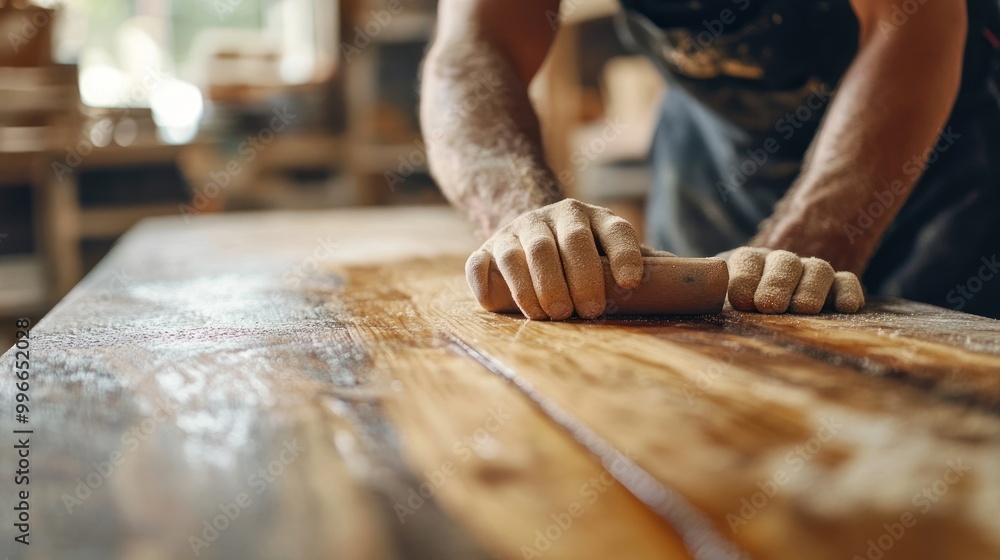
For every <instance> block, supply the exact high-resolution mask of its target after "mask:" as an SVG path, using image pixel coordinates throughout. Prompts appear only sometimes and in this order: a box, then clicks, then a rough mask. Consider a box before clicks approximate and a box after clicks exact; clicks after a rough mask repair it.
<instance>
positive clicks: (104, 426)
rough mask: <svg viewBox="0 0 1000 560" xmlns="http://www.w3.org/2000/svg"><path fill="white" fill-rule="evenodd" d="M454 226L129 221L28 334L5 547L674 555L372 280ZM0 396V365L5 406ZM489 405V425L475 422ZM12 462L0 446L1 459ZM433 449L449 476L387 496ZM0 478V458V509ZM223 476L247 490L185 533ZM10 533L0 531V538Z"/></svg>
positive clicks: (654, 520) (449, 234) (580, 463)
mask: <svg viewBox="0 0 1000 560" xmlns="http://www.w3.org/2000/svg"><path fill="white" fill-rule="evenodd" d="M400 217H405V219H403V220H402V221H400V219H399V218H400ZM442 224H444V225H445V226H446V227H441V226H442ZM456 232H461V235H456ZM415 233H422V234H423V235H421V236H419V237H417V236H415V235H414V234H415ZM390 240H391V243H387V241H390ZM473 244H474V241H473V240H472V238H471V237H470V236H468V235H467V233H466V228H465V226H464V225H462V224H461V223H460V222H459V221H458V220H456V219H454V216H453V215H452V214H451V213H450V212H444V211H441V210H428V211H425V212H413V213H407V214H402V215H401V214H397V213H394V212H357V213H316V214H301V215H299V214H287V215H275V214H271V215H254V216H238V217H221V218H216V217H208V218H204V219H197V220H194V221H192V223H191V224H187V223H185V222H184V221H182V220H180V219H172V220H154V221H150V222H146V223H145V224H144V225H143V226H140V227H139V228H138V229H137V230H136V231H134V232H132V233H130V234H128V235H127V236H126V238H125V239H124V240H123V241H122V242H121V243H120V244H119V246H118V247H116V249H115V250H114V251H113V253H112V254H111V255H110V257H109V258H108V259H107V260H105V261H104V262H103V263H102V264H101V265H100V266H99V268H98V269H97V270H95V272H94V273H93V274H91V275H90V276H89V277H88V278H87V279H86V280H85V282H84V283H83V284H82V285H81V286H79V287H78V288H77V289H75V290H74V291H73V292H72V293H71V294H70V295H69V296H68V297H67V298H66V299H65V300H64V301H63V302H62V303H61V304H60V306H59V307H58V308H57V309H55V310H54V311H53V312H52V313H51V314H50V315H49V316H48V317H46V318H45V319H44V320H43V321H42V322H41V323H40V324H39V325H37V326H36V327H35V328H34V329H33V331H32V334H31V336H32V338H31V340H32V346H31V348H32V350H31V352H32V354H31V359H32V366H31V367H32V371H33V372H34V374H33V375H34V377H33V378H32V389H31V390H32V396H33V399H34V400H35V405H34V406H33V407H32V412H31V421H30V423H29V424H28V427H30V428H32V429H34V430H35V434H34V435H33V436H32V437H33V438H36V439H33V442H35V443H34V445H35V447H34V448H33V450H32V461H33V462H32V469H33V472H34V473H36V474H35V476H34V477H33V478H32V483H31V492H32V532H31V541H32V545H31V548H30V550H31V551H32V554H36V555H38V556H21V555H12V556H11V558H29V557H30V558H36V557H46V558H79V557H82V556H81V554H86V555H89V556H91V557H96V558H133V557H136V558H153V559H159V558H163V559H184V558H199V559H201V558H209V559H256V558H260V559H268V560H271V559H304V558H338V559H340V558H345V559H350V558H357V559H378V558H415V559H423V558H456V559H459V558H460V559H476V558H523V557H524V554H525V551H524V550H523V547H529V548H530V549H533V550H536V551H538V553H539V554H544V555H545V557H546V558H566V559H574V558H581V557H586V556H587V554H589V553H590V552H594V551H600V553H601V554H604V555H609V554H612V553H615V552H617V551H622V552H624V553H626V554H628V555H629V557H635V558H685V557H686V555H685V553H684V549H683V546H682V545H681V544H680V542H679V541H678V539H677V537H676V535H675V534H674V533H673V532H672V530H671V528H670V527H669V526H668V525H667V524H665V523H664V521H663V520H662V519H661V518H659V517H658V516H656V515H655V514H654V513H653V512H651V511H649V510H648V509H647V508H646V507H644V506H643V505H642V504H641V503H640V502H639V501H638V500H636V499H635V498H634V497H633V496H632V495H631V494H629V493H628V492H627V491H626V490H625V489H624V487H622V486H621V484H619V483H618V482H616V481H615V480H614V479H613V478H611V477H610V476H608V475H607V474H606V473H605V472H604V471H603V469H602V468H601V465H600V463H599V462H598V461H597V460H596V459H595V458H593V457H592V456H591V455H589V454H588V453H587V452H586V450H584V449H583V448H581V447H579V446H578V445H576V444H575V443H574V442H573V441H572V440H571V439H570V438H568V437H567V436H566V435H565V433H564V432H563V431H562V430H561V429H560V428H559V427H558V426H557V425H555V424H553V423H551V422H550V421H549V420H548V419H547V418H546V417H545V416H544V415H543V414H542V413H541V412H539V411H538V410H536V409H535V408H534V407H532V406H531V405H530V402H529V401H527V400H526V399H524V398H523V397H522V395H521V394H520V392H519V391H518V390H517V389H516V388H515V387H513V386H512V385H509V384H506V383H504V382H503V381H502V380H501V379H500V378H498V377H496V376H495V375H493V374H491V373H490V372H489V371H488V370H487V369H486V368H484V367H483V366H482V365H481V364H479V363H478V362H477V361H476V360H474V359H472V358H470V357H469V356H467V355H465V354H464V353H462V352H459V351H456V350H455V349H454V348H453V344H452V343H450V342H447V341H446V340H444V339H443V338H442V336H441V332H440V331H439V330H438V329H436V328H434V327H433V326H432V325H431V324H430V323H429V322H428V321H427V320H426V319H424V318H423V317H422V316H421V315H420V314H418V313H416V311H415V309H414V308H413V307H412V305H411V303H410V300H409V298H408V297H405V296H403V294H402V292H400V291H399V290H398V288H397V287H396V286H391V285H388V284H386V283H384V282H383V281H382V279H383V277H384V274H383V272H382V268H384V267H385V266H387V265H386V263H394V262H396V261H397V260H398V259H399V256H400V255H406V256H407V258H412V257H413V256H423V257H424V258H427V259H432V260H433V259H435V258H436V255H439V254H441V253H442V252H443V253H445V254H452V255H453V254H461V253H467V252H468V251H469V250H470V247H471V246H472V245H473ZM371 263H380V267H379V268H377V269H376V268H371ZM334 265H336V266H338V267H341V269H340V271H339V272H337V273H335V274H329V273H327V272H325V271H324V270H323V269H325V268H327V267H330V266H334ZM357 267H361V268H357ZM13 358H14V356H13V353H7V354H5V355H4V356H3V358H0V364H2V367H4V368H5V369H6V370H7V371H10V370H11V369H12V367H13ZM12 398H13V387H12V386H11V384H3V385H0V402H3V404H4V409H5V410H10V405H11V404H12ZM494 414H497V415H500V416H501V417H502V418H504V422H503V425H502V426H501V427H500V428H499V429H498V430H496V431H495V432H489V431H488V430H487V432H488V433H487V435H488V436H489V437H488V438H486V439H485V440H484V441H483V443H478V441H477V438H478V439H480V440H483V438H484V437H485V436H484V435H483V433H482V430H483V429H484V427H485V426H486V423H487V421H488V420H489V419H490V418H492V415H494ZM2 425H3V427H4V428H5V430H6V431H8V432H9V429H10V427H11V418H10V417H9V416H8V415H5V416H4V417H3V419H2ZM492 425H493V424H492V423H490V426H492ZM18 427H24V426H18ZM147 428H148V429H147ZM132 430H139V431H138V432H137V433H138V434H139V435H140V436H141V439H140V440H139V441H138V443H137V445H136V446H135V447H134V448H133V447H132V446H131V445H128V444H125V443H123V441H122V438H123V435H124V434H126V433H129V432H130V431H132ZM463 438H472V442H473V444H472V445H467V444H466V445H464V446H463V447H461V448H460V449H459V451H458V452H456V450H455V445H456V444H459V443H463V444H464V440H463ZM128 441H129V442H131V439H129V440H128ZM290 448H291V449H294V450H296V453H295V454H294V455H291V454H290V453H291V452H289V451H288V449H290ZM470 452H471V453H470ZM119 453H120V454H121V455H120V456H119V455H118V454H119ZM112 457H113V458H114V459H113V460H114V461H115V465H114V468H113V469H111V470H110V471H107V472H108V475H107V476H104V475H103V474H101V472H102V471H101V470H100V469H105V468H106V467H105V466H104V465H105V463H107V462H109V461H110V460H112ZM283 458H284V459H289V461H288V462H287V464H285V463H284V462H282V459H283ZM13 460H14V455H13V453H12V451H11V447H10V446H9V445H5V446H3V448H2V450H0V463H2V464H3V465H11V464H12V463H13ZM276 461H277V462H276ZM445 461H452V462H454V463H455V467H456V468H455V471H454V474H452V475H449V476H448V477H447V480H446V481H445V483H444V484H443V485H442V486H441V488H440V489H437V488H435V490H434V492H432V495H431V497H430V498H424V499H423V501H422V502H421V503H417V502H410V501H409V500H410V499H411V497H412V495H411V492H410V491H411V490H415V491H416V492H418V495H419V493H420V492H421V491H422V490H424V489H425V488H427V486H422V485H426V484H428V483H430V484H433V483H434V480H436V478H434V472H433V471H435V470H440V469H441V468H442V465H443V464H444V462H445ZM95 465H96V466H95ZM269 467H270V468H272V469H273V470H274V471H276V472H277V471H280V472H279V474H278V475H277V476H273V477H271V478H272V480H270V481H268V480H267V479H266V478H263V477H262V476H260V475H259V473H258V470H259V469H261V468H265V469H267V468H269ZM95 473H96V474H95ZM427 473H431V475H430V476H428V474H427ZM255 475H257V476H255ZM88 477H91V480H92V481H93V482H94V484H93V488H87V487H86V486H84V487H83V489H82V490H81V496H83V497H82V498H80V499H79V503H76V502H75V501H74V500H77V498H76V491H77V489H78V487H80V485H81V484H84V485H86V480H87V479H88ZM81 480H82V481H84V482H83V483H81V482H80V481H81ZM15 490H16V487H15V485H14V484H13V480H12V478H11V477H7V476H5V477H2V479H0V500H5V501H4V502H3V503H4V505H5V506H7V504H8V502H7V501H6V500H8V499H9V497H10V496H13V492H14V491H15ZM241 494H246V495H247V496H248V497H249V498H250V500H251V503H250V504H249V505H248V506H246V507H241V508H240V509H239V510H238V516H236V518H235V519H232V520H229V521H226V522H225V523H224V524H225V525H227V528H226V529H224V530H222V531H218V535H217V536H215V538H214V539H208V540H206V542H207V546H204V547H203V546H200V543H198V542H197V541H195V544H196V546H193V545H192V541H191V539H192V537H194V538H202V537H203V532H204V530H205V527H204V523H205V522H206V521H208V522H209V523H211V522H212V520H213V518H214V517H216V516H218V515H220V514H221V513H222V512H223V510H222V508H228V507H230V506H229V504H231V503H233V502H235V501H236V500H237V499H238V497H239V496H240V495H241ZM64 496H68V497H69V498H68V499H69V502H68V503H70V504H71V506H72V507H71V508H70V509H69V510H67V508H66V506H65V503H67V502H65V501H64ZM574 504H578V505H579V508H580V512H581V514H580V516H579V517H576V516H571V517H570V521H569V525H568V526H566V527H565V528H563V527H561V526H558V525H557V524H558V523H560V522H561V523H562V524H563V525H565V524H566V523H567V518H566V516H567V515H569V514H570V509H571V508H573V512H577V508H576V507H575V506H574ZM411 505H417V506H418V507H416V508H411V511H406V512H402V513H401V509H400V507H399V506H405V507H407V508H410V506H411ZM8 510H9V508H8ZM553 516H555V517H553ZM553 527H554V529H553ZM536 532H539V533H540V534H542V535H546V534H547V535H549V536H546V537H545V538H544V539H540V538H539V536H538V534H536ZM552 535H554V538H551V537H552ZM13 536H14V534H13V528H12V527H11V526H10V525H9V524H5V525H4V526H3V527H2V528H0V539H2V542H4V543H5V544H4V547H3V551H4V552H7V550H8V547H7V544H6V543H10V542H13V541H12V539H13ZM212 536H214V535H213V533H211V531H210V532H209V537H212ZM203 540H205V539H203ZM543 548H545V550H542V549H543ZM81 551H83V552H81ZM12 552H15V553H18V554H20V551H18V550H16V549H15V550H12Z"/></svg>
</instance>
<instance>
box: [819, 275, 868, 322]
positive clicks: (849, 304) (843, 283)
mask: <svg viewBox="0 0 1000 560" xmlns="http://www.w3.org/2000/svg"><path fill="white" fill-rule="evenodd" d="M864 305H865V292H864V290H863V289H862V288H861V281H860V280H858V277H857V276H856V275H855V274H854V273H853V272H843V271H841V272H838V273H837V274H836V275H834V278H833V286H832V288H831V289H830V295H829V297H828V298H827V306H828V307H833V308H834V309H836V310H837V311H838V312H840V313H857V311H858V310H859V309H861V308H862V307H864Z"/></svg>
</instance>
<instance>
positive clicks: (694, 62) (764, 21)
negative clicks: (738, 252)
mask: <svg viewBox="0 0 1000 560" xmlns="http://www.w3.org/2000/svg"><path fill="white" fill-rule="evenodd" d="M910 1H911V2H917V0H910ZM903 3H904V0H900V5H901V6H902V5H903ZM622 4H623V11H622V13H621V14H620V16H619V18H618V20H617V22H616V25H617V27H618V31H619V34H620V35H621V37H622V39H623V40H624V41H625V43H626V44H627V45H629V46H632V47H633V48H635V49H636V50H638V51H640V52H643V53H644V54H646V55H647V56H648V57H649V58H650V60H652V61H653V63H654V64H655V65H656V66H657V67H658V68H659V69H660V70H661V72H662V73H663V75H664V76H665V77H666V80H667V83H668V92H667V95H666V97H665V99H664V102H663V107H662V111H661V117H660V122H659V125H658V127H657V131H656V136H655V138H654V142H653V153H652V166H653V185H652V190H651V192H650V197H649V201H648V205H647V223H646V229H647V232H648V233H647V242H648V243H649V244H651V245H653V246H655V247H659V248H662V249H666V250H668V251H672V252H674V253H677V254H680V255H684V256H710V255H714V254H717V253H719V252H722V251H725V250H728V249H732V248H734V247H738V246H740V245H744V244H745V243H746V242H747V241H748V240H749V239H750V238H751V237H752V236H753V235H754V233H755V232H756V230H757V227H758V225H759V224H760V222H761V221H762V220H764V219H765V218H767V217H768V216H769V215H770V214H771V212H772V209H773V207H774V204H775V203H776V202H777V201H778V200H779V199H780V198H781V197H782V196H783V195H784V193H785V191H786V190H787V189H788V188H789V187H790V186H791V184H792V183H793V182H794V180H795V178H796V177H797V175H798V173H799V170H800V167H801V162H802V160H803V158H804V156H805V153H806V150H807V149H808V147H809V144H810V143H811V142H812V139H813V136H814V135H815V133H816V131H817V129H818V127H819V124H820V121H821V120H822V118H823V115H824V113H825V111H826V109H827V107H828V106H829V104H830V102H831V100H832V96H833V94H834V92H835V91H836V87H837V84H838V83H839V81H840V78H841V77H842V76H843V74H844V72H845V71H846V70H847V68H848V67H849V65H850V64H851V61H852V60H853V58H854V55H855V54H856V52H857V45H858V21H857V19H856V17H855V15H854V13H853V10H852V9H851V6H850V3H849V2H848V0H839V1H838V0H823V1H815V0H762V1H757V0H685V1H676V0H674V1H672V0H622ZM968 11H969V21H970V25H969V33H968V39H967V46H966V53H965V58H964V61H963V74H962V86H961V90H960V93H959V97H958V101H957V102H956V105H955V108H954V110H953V111H952V114H951V116H950V118H949V121H948V123H947V125H945V127H944V129H943V132H942V134H941V136H940V137H939V139H938V142H937V144H936V146H935V149H934V152H933V153H932V155H931V158H930V161H931V162H930V163H929V165H928V166H927V168H926V170H925V171H924V173H923V175H922V176H921V178H920V180H919V182H918V184H917V186H916V187H915V189H914V192H913V193H912V194H911V196H910V198H909V199H908V200H907V202H906V204H905V205H904V207H903V208H902V210H901V211H900V213H899V215H898V216H897V218H896V219H895V221H894V222H893V225H892V226H891V227H890V229H889V231H888V232H887V234H886V236H885V237H884V238H883V241H882V243H881V245H880V246H879V248H878V250H877V252H876V254H875V256H874V258H873V259H872V262H871V264H870V266H869V268H868V270H867V271H866V273H865V275H864V278H863V282H864V284H865V287H866V288H867V289H868V290H869V291H870V292H872V293H876V294H883V295H894V296H900V297H906V298H909V299H914V300H917V301H924V302H927V303H933V304H936V305H941V306H944V307H950V308H953V309H960V310H963V311H967V312H971V313H978V314H981V315H987V316H991V317H1000V270H998V269H997V266H998V265H997V264H996V262H997V256H1000V88H998V83H1000V39H998V37H1000V24H998V22H1000V2H998V0H968ZM895 30H896V29H894V28H893V27H892V26H891V25H890V24H889V23H887V24H886V25H884V26H882V27H881V28H880V29H879V30H878V32H881V33H893V32H895ZM928 79H933V77H932V76H928ZM904 172H906V173H911V172H912V174H913V175H914V176H915V175H917V174H919V172H920V169H919V166H918V165H917V164H916V163H912V164H911V169H910V170H907V169H905V168H904ZM871 210H872V211H878V210H879V209H878V208H872V209H871ZM866 211H867V210H866V209H865V208H859V215H858V218H857V220H858V222H857V223H854V224H851V226H854V227H858V226H859V225H860V226H861V227H863V226H864V224H865V220H866V217H865V215H864V214H865V213H866ZM851 232H852V230H851V229H850V228H846V229H845V233H844V235H845V236H846V237H847V238H848V239H850V236H851V234H852V233H851Z"/></svg>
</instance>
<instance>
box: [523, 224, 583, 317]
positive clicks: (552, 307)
mask: <svg viewBox="0 0 1000 560" xmlns="http://www.w3.org/2000/svg"><path fill="white" fill-rule="evenodd" d="M517 237H518V239H519V240H520V242H521V248H522V249H524V253H525V255H526V256H527V260H528V270H529V271H530V272H531V283H532V284H533V285H534V287H535V295H536V296H537V298H538V303H539V305H541V307H542V309H543V310H545V313H546V314H548V316H549V317H550V318H551V319H554V320H556V321H562V320H563V319H566V318H568V317H569V316H570V315H572V314H573V300H572V299H570V296H569V287H568V286H567V285H566V279H565V278H564V277H563V269H562V262H561V261H560V260H559V248H558V247H557V246H556V239H555V236H554V235H552V230H551V229H549V226H548V225H547V224H546V223H544V222H541V221H536V222H531V223H529V224H526V225H525V226H524V227H523V228H521V229H520V230H518V232H517Z"/></svg>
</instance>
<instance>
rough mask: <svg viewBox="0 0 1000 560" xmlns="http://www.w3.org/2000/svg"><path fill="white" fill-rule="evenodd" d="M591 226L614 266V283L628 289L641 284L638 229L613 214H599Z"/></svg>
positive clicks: (594, 217)
mask: <svg viewBox="0 0 1000 560" xmlns="http://www.w3.org/2000/svg"><path fill="white" fill-rule="evenodd" d="M590 222H591V227H592V228H593V230H594V233H595V234H596V236H597V240H598V241H599V242H600V243H601V247H602V248H603V249H604V254H605V255H607V256H608V261H609V262H610V263H611V275H612V276H613V277H614V279H615V282H616V283H617V284H618V285H619V286H621V287H622V288H626V289H632V288H634V287H636V286H638V285H639V282H642V251H641V250H640V244H639V238H638V237H637V236H636V234H635V228H633V227H632V224H630V223H628V221H627V220H625V218H621V217H618V216H615V215H614V214H612V213H611V212H597V213H595V214H594V215H592V216H591V220H590Z"/></svg>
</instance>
